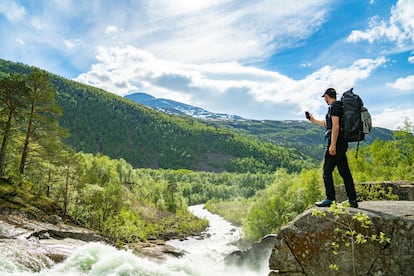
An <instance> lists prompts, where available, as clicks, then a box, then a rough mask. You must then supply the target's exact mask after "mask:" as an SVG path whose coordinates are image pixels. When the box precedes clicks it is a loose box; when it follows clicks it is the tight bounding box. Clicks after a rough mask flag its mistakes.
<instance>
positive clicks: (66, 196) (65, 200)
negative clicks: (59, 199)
mask: <svg viewBox="0 0 414 276" xmlns="http://www.w3.org/2000/svg"><path fill="white" fill-rule="evenodd" d="M69 172H70V166H69V164H68V165H67V166H66V181H65V191H64V194H63V216H64V217H66V215H67V212H68V199H69Z"/></svg>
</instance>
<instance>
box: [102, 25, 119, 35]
mask: <svg viewBox="0 0 414 276" xmlns="http://www.w3.org/2000/svg"><path fill="white" fill-rule="evenodd" d="M117 31H118V28H117V27H116V26H108V27H106V29H105V33H106V34H110V33H116V32H117Z"/></svg>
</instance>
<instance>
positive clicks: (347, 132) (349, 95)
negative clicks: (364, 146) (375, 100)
mask: <svg viewBox="0 0 414 276" xmlns="http://www.w3.org/2000/svg"><path fill="white" fill-rule="evenodd" d="M341 103H342V106H343V107H344V115H342V117H341V133H342V136H343V138H344V139H345V141H347V142H358V147H357V154H358V148H359V142H360V141H363V140H364V139H365V135H366V134H369V133H370V132H371V130H372V120H371V114H370V113H369V112H368V109H367V108H366V107H364V103H363V101H362V100H361V98H360V97H359V96H358V95H357V94H355V93H354V92H353V88H351V89H349V90H347V91H345V92H344V93H343V95H342V97H341Z"/></svg>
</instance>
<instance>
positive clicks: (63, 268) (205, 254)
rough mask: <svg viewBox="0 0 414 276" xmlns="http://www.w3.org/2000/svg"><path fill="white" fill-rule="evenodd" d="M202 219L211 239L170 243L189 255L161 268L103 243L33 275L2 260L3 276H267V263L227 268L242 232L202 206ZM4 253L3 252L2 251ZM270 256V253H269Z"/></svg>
mask: <svg viewBox="0 0 414 276" xmlns="http://www.w3.org/2000/svg"><path fill="white" fill-rule="evenodd" d="M190 211H191V212H193V213H194V214H195V215H196V216H198V217H203V218H206V219H208V220H209V222H210V226H209V228H208V229H207V234H208V236H209V237H208V238H205V239H202V240H200V239H196V238H190V239H188V240H185V241H178V240H174V241H169V242H168V244H170V245H172V246H174V247H176V248H179V249H182V250H184V251H185V252H186V254H185V256H183V257H181V258H178V259H177V258H173V257H171V258H168V259H167V260H166V261H165V262H164V263H162V264H158V263H155V262H152V261H150V260H148V259H144V258H140V257H137V256H136V255H134V254H132V253H130V252H127V251H124V250H118V249H116V248H114V247H112V246H109V245H104V244H101V243H88V244H86V245H84V246H82V247H79V248H78V249H76V250H75V251H74V253H73V254H72V255H71V256H70V257H69V258H67V259H66V260H65V261H64V262H63V263H60V264H56V265H55V266H53V267H52V268H50V269H44V270H42V271H41V272H38V273H33V272H30V271H23V270H22V269H23V268H22V267H21V266H19V265H16V264H14V263H13V262H11V261H9V260H7V259H6V260H5V259H2V260H0V275H13V276H15V275H42V276H43V275H62V276H63V275H65V276H66V275H91V276H92V275H180V276H185V275H192V276H195V275H197V276H213V275H214V276H216V275H217V276H219V275H220V276H225V275H243V276H248V275H255V276H256V275H267V274H268V273H269V270H268V268H267V267H268V263H266V262H265V263H263V264H262V265H261V266H260V267H263V270H262V271H251V270H249V269H248V268H247V267H229V266H225V264H224V262H223V259H224V257H225V256H226V255H228V254H229V253H231V252H233V251H235V250H237V248H236V247H235V246H233V245H231V243H232V242H234V241H237V240H238V239H239V238H240V229H239V228H237V227H235V226H233V225H231V224H230V223H229V222H227V221H225V220H224V219H223V218H221V217H220V216H217V215H214V214H211V213H209V212H208V211H207V210H205V209H203V206H202V205H197V206H192V207H190ZM0 250H1V249H0ZM269 254H270V252H269Z"/></svg>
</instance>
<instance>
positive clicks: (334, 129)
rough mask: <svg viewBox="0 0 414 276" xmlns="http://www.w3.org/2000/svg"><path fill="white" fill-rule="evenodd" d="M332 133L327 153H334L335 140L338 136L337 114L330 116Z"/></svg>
mask: <svg viewBox="0 0 414 276" xmlns="http://www.w3.org/2000/svg"><path fill="white" fill-rule="evenodd" d="M331 118H332V133H331V145H330V146H329V154H330V155H336V142H337V141H338V137H339V116H332V117H331Z"/></svg>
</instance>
